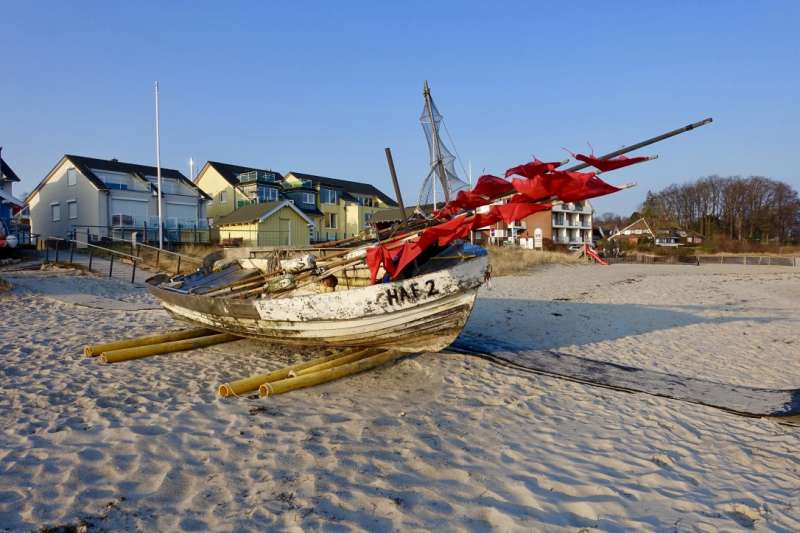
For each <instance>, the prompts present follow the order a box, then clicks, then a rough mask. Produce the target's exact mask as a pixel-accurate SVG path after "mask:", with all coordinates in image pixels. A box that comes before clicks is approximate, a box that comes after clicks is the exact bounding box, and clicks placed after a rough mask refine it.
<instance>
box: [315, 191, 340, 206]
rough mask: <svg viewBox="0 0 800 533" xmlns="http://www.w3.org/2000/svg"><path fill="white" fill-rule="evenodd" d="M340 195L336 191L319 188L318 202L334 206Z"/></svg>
mask: <svg viewBox="0 0 800 533" xmlns="http://www.w3.org/2000/svg"><path fill="white" fill-rule="evenodd" d="M339 196H340V193H339V191H337V190H336V189H329V188H328V187H320V189H319V201H320V202H322V203H323V204H335V203H338V202H339Z"/></svg>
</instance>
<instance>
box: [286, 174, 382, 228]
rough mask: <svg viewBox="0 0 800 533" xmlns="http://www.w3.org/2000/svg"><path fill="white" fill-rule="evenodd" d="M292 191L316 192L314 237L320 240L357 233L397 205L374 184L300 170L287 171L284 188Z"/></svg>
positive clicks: (287, 191)
mask: <svg viewBox="0 0 800 533" xmlns="http://www.w3.org/2000/svg"><path fill="white" fill-rule="evenodd" d="M293 190H304V191H314V192H315V193H316V197H317V200H318V208H319V211H320V215H319V219H320V223H319V224H318V225H317V233H316V235H315V237H316V240H320V241H331V240H339V239H346V238H348V237H353V236H355V235H358V234H359V233H360V232H361V231H363V230H364V229H366V228H367V227H368V226H370V225H371V222H372V216H373V215H374V214H375V213H377V212H379V211H381V210H384V209H387V208H392V207H397V202H395V201H394V200H392V199H391V198H390V197H388V196H387V195H386V194H384V193H383V192H381V191H380V190H379V189H377V188H376V187H375V186H374V185H370V184H368V183H361V182H357V181H348V180H340V179H335V178H327V177H325V176H316V175H313V174H305V173H302V172H295V171H292V172H289V173H288V174H286V178H285V179H284V191H285V192H286V194H287V195H291V194H292V191H293Z"/></svg>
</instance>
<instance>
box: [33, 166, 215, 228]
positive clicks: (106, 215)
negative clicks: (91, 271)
mask: <svg viewBox="0 0 800 533" xmlns="http://www.w3.org/2000/svg"><path fill="white" fill-rule="evenodd" d="M157 190H158V189H157V171H156V168H155V167H152V166H147V165H139V164H133V163H123V162H121V161H118V160H116V159H97V158H93V157H83V156H77V155H69V154H67V155H65V156H64V157H62V158H61V159H60V160H59V161H58V163H56V165H55V166H54V167H53V169H52V170H51V171H50V172H49V173H48V174H47V175H46V176H45V177H44V178H43V179H42V181H41V182H40V183H39V184H38V185H37V186H36V188H35V189H34V190H33V192H31V193H30V194H29V195H28V197H27V199H26V201H25V203H26V205H27V206H28V207H29V209H30V220H31V231H33V232H34V233H38V234H39V235H41V236H42V237H50V236H52V237H68V236H75V238H76V239H77V240H79V241H81V242H84V240H86V241H90V240H91V241H94V240H100V239H126V240H127V239H129V238H130V237H131V234H132V233H134V232H135V233H137V238H138V239H139V240H143V241H144V240H146V241H150V242H156V241H158V233H159V232H158V221H159V217H158V193H157ZM208 199H209V197H208V195H206V194H205V193H203V192H202V191H201V190H200V189H199V188H198V187H197V186H196V185H195V184H194V183H192V182H191V180H189V179H188V178H187V177H186V176H184V175H183V174H181V173H180V172H179V171H177V170H174V169H170V168H162V169H161V210H162V220H163V224H164V227H163V230H164V231H163V233H164V239H165V241H167V242H207V240H208V226H207V221H206V201H207V200H208Z"/></svg>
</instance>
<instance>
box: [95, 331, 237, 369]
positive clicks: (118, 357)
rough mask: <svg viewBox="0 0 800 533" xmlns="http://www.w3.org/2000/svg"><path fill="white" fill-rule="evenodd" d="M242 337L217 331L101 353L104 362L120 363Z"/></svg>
mask: <svg viewBox="0 0 800 533" xmlns="http://www.w3.org/2000/svg"><path fill="white" fill-rule="evenodd" d="M240 338H241V337H239V336H237V335H231V334H229V333H217V334H214V335H208V336H206V337H195V338H193V339H184V340H180V341H172V342H163V343H161V344H150V345H147V346H134V347H132V348H123V349H121V350H111V351H107V352H103V353H101V354H100V360H101V361H103V362H104V363H118V362H120V361H129V360H131V359H140V358H142V357H149V356H151V355H159V354H164V353H172V352H180V351H183V350H193V349H195V348H203V347H205V346H211V345H214V344H219V343H221V342H230V341H235V340H239V339H240Z"/></svg>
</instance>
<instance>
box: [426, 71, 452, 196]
mask: <svg viewBox="0 0 800 533" xmlns="http://www.w3.org/2000/svg"><path fill="white" fill-rule="evenodd" d="M422 95H423V97H424V98H425V110H426V111H427V113H428V119H429V120H430V121H431V136H432V139H431V147H432V148H433V159H434V161H433V169H432V170H435V171H436V173H437V174H438V175H439V181H440V182H441V183H442V190H444V201H445V202H449V201H450V190H449V188H448V187H447V173H446V172H445V170H444V162H443V161H442V148H441V146H439V127H438V125H437V124H436V119H435V118H434V116H433V100H432V99H431V89H430V87H428V80H425V87H424V89H423V90H422ZM432 185H433V204H434V209H436V180H433V183H432Z"/></svg>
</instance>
